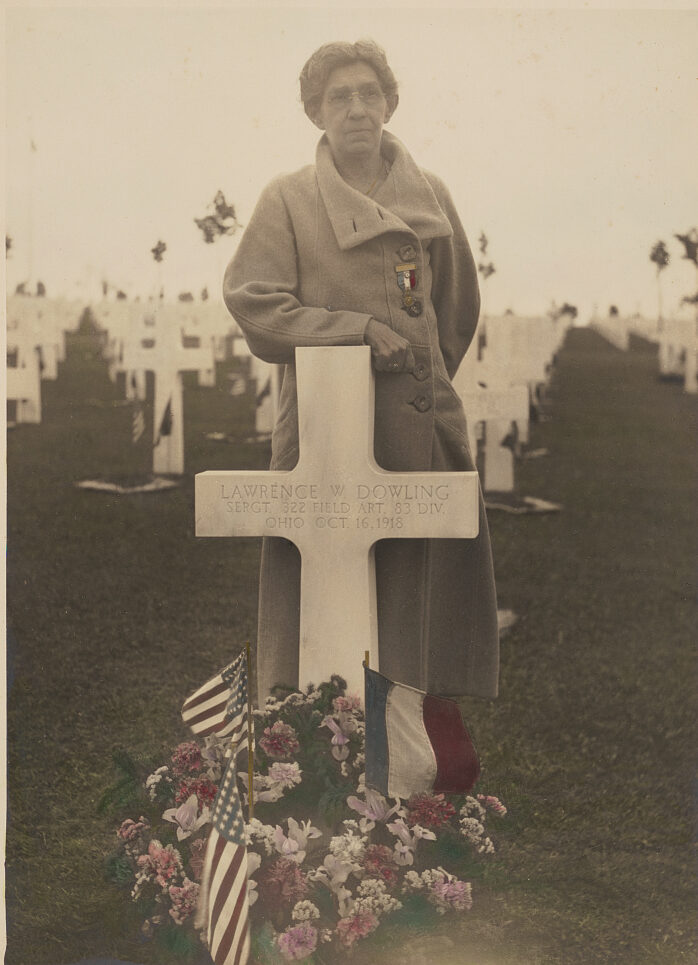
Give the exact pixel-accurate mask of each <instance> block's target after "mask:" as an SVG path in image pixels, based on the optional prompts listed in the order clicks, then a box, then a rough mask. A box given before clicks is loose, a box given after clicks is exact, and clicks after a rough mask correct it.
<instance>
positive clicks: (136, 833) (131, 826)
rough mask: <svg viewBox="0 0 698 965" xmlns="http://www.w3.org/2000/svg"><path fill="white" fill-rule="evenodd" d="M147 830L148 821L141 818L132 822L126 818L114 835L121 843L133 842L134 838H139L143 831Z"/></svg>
mask: <svg viewBox="0 0 698 965" xmlns="http://www.w3.org/2000/svg"><path fill="white" fill-rule="evenodd" d="M149 829H150V821H148V819H147V818H144V817H143V816H141V818H140V819H139V820H138V821H132V820H131V818H127V819H126V820H125V821H122V823H121V827H120V828H119V830H118V831H117V832H116V833H117V836H118V837H119V838H121V840H122V841H133V840H134V839H135V838H138V837H140V835H142V834H143V832H144V831H148V830H149Z"/></svg>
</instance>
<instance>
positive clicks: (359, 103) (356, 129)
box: [315, 62, 391, 162]
mask: <svg viewBox="0 0 698 965" xmlns="http://www.w3.org/2000/svg"><path fill="white" fill-rule="evenodd" d="M390 113H391V112H390V109H389V106H388V102H387V100H386V98H385V95H384V94H383V91H382V90H381V85H380V81H379V80H378V75H377V74H376V72H375V70H374V69H373V67H370V66H369V65H368V64H365V63H363V62H359V63H356V64H349V65H347V66H346V67H337V68H336V69H335V70H333V71H332V73H331V74H330V76H329V79H328V81H327V85H326V87H325V93H324V94H323V97H322V103H321V104H320V111H319V113H318V116H317V118H316V121H315V123H316V124H317V126H318V127H319V128H320V129H321V130H324V131H325V134H326V135H327V140H328V141H329V142H330V148H331V149H332V154H333V156H334V158H335V160H336V161H340V162H341V161H342V160H347V161H351V160H357V161H358V160H360V159H363V158H366V159H368V158H370V157H374V156H377V155H378V154H379V153H380V143H381V134H382V133H383V125H384V124H385V122H386V121H387V120H388V119H389V117H390Z"/></svg>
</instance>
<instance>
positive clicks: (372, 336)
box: [364, 318, 414, 373]
mask: <svg viewBox="0 0 698 965" xmlns="http://www.w3.org/2000/svg"><path fill="white" fill-rule="evenodd" d="M364 341H365V342H366V344H367V345H370V346H371V355H372V357H373V367H374V368H375V370H376V371H377V372H395V373H397V372H411V371H412V370H413V369H414V352H413V351H412V346H411V345H410V343H409V342H408V341H407V339H406V338H403V337H402V335H398V333H397V332H395V331H393V329H392V328H390V326H389V325H384V324H383V322H379V321H378V320H377V319H375V318H372V319H371V320H370V321H369V323H368V325H367V326H366V331H365V332H364Z"/></svg>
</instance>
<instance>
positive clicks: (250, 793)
mask: <svg viewBox="0 0 698 965" xmlns="http://www.w3.org/2000/svg"><path fill="white" fill-rule="evenodd" d="M245 652H246V654H247V782H248V786H247V799H248V802H249V804H248V810H249V820H250V821H251V820H252V818H253V817H254V726H253V723H252V692H251V689H250V642H249V640H248V641H247V643H246V644H245Z"/></svg>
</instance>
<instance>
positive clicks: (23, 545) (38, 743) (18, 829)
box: [6, 329, 696, 965]
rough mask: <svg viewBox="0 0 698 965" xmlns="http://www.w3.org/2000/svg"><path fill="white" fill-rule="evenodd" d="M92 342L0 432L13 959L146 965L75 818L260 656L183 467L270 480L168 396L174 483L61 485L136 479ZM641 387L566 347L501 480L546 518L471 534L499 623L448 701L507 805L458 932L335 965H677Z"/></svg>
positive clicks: (237, 557)
mask: <svg viewBox="0 0 698 965" xmlns="http://www.w3.org/2000/svg"><path fill="white" fill-rule="evenodd" d="M95 348H96V345H95V343H94V342H93V341H92V340H91V339H90V338H89V337H88V336H82V337H80V336H73V337H72V338H71V339H70V344H69V347H68V357H67V360H66V362H65V363H64V364H63V365H62V367H61V371H60V373H59V378H58V380H57V381H56V382H53V383H51V382H49V383H46V382H45V383H44V385H43V389H44V399H43V405H44V418H43V422H42V424H41V425H38V426H28V425H22V426H19V427H17V428H16V429H14V430H11V431H10V433H9V436H8V532H9V536H8V540H9V555H8V627H9V638H10V654H9V656H10V662H9V669H8V675H9V678H8V688H9V693H8V727H9V751H8V757H9V813H8V839H7V925H8V951H7V957H6V963H7V965H65V963H72V962H78V961H79V960H80V959H81V958H109V957H112V958H117V959H121V960H125V961H129V962H138V963H143V965H160V963H162V965H164V963H165V962H167V959H166V957H163V953H162V952H159V951H158V950H157V948H156V947H155V946H154V945H153V944H147V943H145V944H144V943H142V942H140V941H139V940H138V935H137V930H138V921H137V917H133V916H131V917H129V914H128V906H126V907H125V906H124V900H123V898H122V895H121V893H120V892H117V891H116V890H115V889H114V887H113V886H112V885H110V884H109V883H107V881H106V880H105V878H104V868H103V863H104V856H105V855H106V854H107V853H108V852H109V851H110V850H111V848H112V845H113V842H114V829H115V825H114V822H113V821H112V820H111V818H110V816H109V815H103V814H99V813H98V812H97V803H98V801H99V798H100V796H101V794H102V792H103V790H104V789H105V788H106V787H107V786H108V785H110V784H112V783H113V781H114V779H115V770H114V765H113V762H112V757H111V755H112V752H113V751H114V750H117V749H119V748H123V749H126V750H128V751H130V752H132V753H133V754H134V755H139V756H143V757H144V758H146V759H148V760H152V761H153V763H154V764H155V765H156V766H157V765H158V764H160V763H163V762H164V761H165V760H166V759H167V756H168V754H169V751H170V750H171V748H172V747H173V746H174V745H175V744H176V743H177V742H179V741H181V740H185V739H188V737H189V734H188V733H187V732H186V730H185V728H184V725H183V724H182V722H181V719H180V716H179V711H180V706H181V703H182V701H183V699H184V698H185V697H187V696H188V695H189V694H190V693H191V692H193V691H194V690H195V689H196V688H197V687H198V686H200V684H201V683H203V682H204V681H205V680H206V679H207V678H208V677H209V676H211V675H212V674H214V673H215V672H217V671H218V670H219V669H220V668H221V667H222V666H224V665H225V663H227V662H228V661H229V660H230V659H231V656H232V655H233V654H234V653H235V652H236V651H237V649H238V648H239V647H240V646H241V645H242V644H243V643H244V642H245V640H247V639H252V640H254V631H255V621H256V593H257V564H258V554H259V545H258V543H257V541H256V540H225V539H207V540H203V539H196V538H195V537H194V511H193V508H194V505H193V504H194V497H193V477H194V473H195V472H198V471H202V470H205V469H213V468H218V469H233V468H246V469H247V468H263V467H265V466H266V464H267V460H268V448H267V446H266V445H258V444H255V443H253V442H249V441H247V440H248V438H249V437H250V436H251V435H252V432H253V424H254V423H253V419H254V415H253V409H252V404H253V400H252V399H251V397H250V396H249V395H248V396H232V395H230V394H229V393H228V392H227V391H223V390H222V388H218V389H212V388H197V387H194V386H193V385H192V384H191V383H189V384H188V385H187V389H186V392H185V419H186V437H185V444H186V449H185V451H186V454H187V464H186V474H185V475H184V476H183V477H182V478H181V481H180V485H179V486H178V487H177V488H174V489H171V490H168V491H165V492H161V493H157V494H134V495H129V496H122V497H118V496H112V495H109V494H105V493H96V492H87V491H82V490H79V489H77V488H75V486H74V483H75V482H76V481H78V480H82V479H86V478H95V477H100V476H108V477H109V478H112V479H113V478H117V477H126V476H131V477H133V476H134V475H135V474H138V473H142V472H144V471H145V468H146V464H147V446H146V447H142V448H141V449H139V448H138V446H133V445H132V443H131V409H130V408H129V407H128V406H124V405H118V404H112V403H117V402H118V400H119V399H121V398H122V397H123V395H122V393H120V392H119V391H118V389H117V388H116V387H115V386H113V385H112V384H111V383H109V382H108V380H107V375H106V364H105V363H103V362H102V361H101V360H100V359H99V357H98V355H97V354H96V352H95ZM656 371H657V358H656V348H653V347H651V346H650V345H649V344H648V343H646V342H642V341H640V340H638V339H633V341H632V344H631V347H630V351H629V352H627V353H623V352H621V351H620V350H618V349H616V348H613V347H612V346H610V345H609V344H608V343H606V342H604V341H603V339H602V338H601V337H600V336H599V335H598V334H596V333H594V332H592V331H589V330H584V329H575V330H572V331H571V332H570V333H569V335H568V337H567V341H566V343H565V346H564V347H563V349H562V351H561V352H560V354H559V358H558V364H557V368H556V372H555V375H554V377H553V381H552V385H551V388H550V391H549V394H548V399H547V402H546V409H545V411H546V416H547V417H546V419H545V420H544V421H541V422H540V423H538V424H537V425H534V426H533V427H532V438H531V448H532V449H534V448H546V449H547V450H548V452H549V454H548V456H547V457H543V458H540V459H535V460H529V461H524V462H522V464H521V465H520V466H519V468H518V470H517V488H518V489H519V490H520V491H521V492H522V493H523V494H526V495H534V496H541V497H544V498H546V499H550V500H553V501H555V502H559V503H561V504H562V505H563V511H562V512H560V513H557V514H551V515H547V516H510V515H506V514H499V513H492V514H491V515H490V525H491V528H492V535H493V542H494V550H495V563H496V569H497V578H498V591H499V597H500V606H503V607H507V608H511V609H513V610H514V611H516V613H517V614H518V615H519V620H518V622H517V623H516V625H515V626H514V627H513V628H512V629H510V630H509V631H508V632H507V634H506V635H505V636H504V638H503V640H502V672H501V691H500V696H499V698H498V700H497V701H494V702H491V703H490V702H484V701H478V700H475V699H466V700H464V701H463V702H462V705H463V709H464V714H465V717H466V720H467V721H468V722H469V725H470V729H471V731H472V733H473V735H474V737H475V741H476V744H477V745H478V748H479V750H480V754H481V758H482V767H483V776H482V781H481V789H482V790H483V791H484V792H485V793H491V794H497V795H498V796H500V797H501V798H502V800H503V801H504V802H505V803H506V805H507V807H508V808H509V813H508V816H507V817H506V819H504V820H503V821H502V822H501V823H500V824H499V826H498V829H497V832H496V844H497V854H496V855H495V856H494V858H493V860H492V861H491V863H490V864H488V865H487V867H486V870H485V872H484V874H483V877H482V878H481V879H480V880H476V881H474V882H473V897H474V903H473V908H472V910H471V911H470V912H467V913H464V914H463V915H462V916H460V917H459V918H456V917H450V918H449V917H447V918H445V919H443V920H442V921H440V922H439V924H438V926H437V928H436V930H435V931H433V932H431V933H429V934H428V935H423V934H421V933H420V932H419V931H418V930H417V929H415V930H414V932H411V933H409V934H407V935H404V936H403V944H402V945H400V944H399V943H397V941H396V937H395V935H391V936H390V941H389V942H388V943H387V944H385V945H384V946H383V948H382V950H381V949H379V951H378V952H372V955H371V957H370V958H367V957H366V954H365V952H364V951H363V950H362V949H361V948H360V947H359V948H357V950H356V954H355V955H354V958H353V961H354V962H355V963H357V965H369V962H370V963H372V965H373V963H375V965H382V963H383V962H385V963H388V962H390V963H392V965H400V963H401V962H403V961H404V962H405V963H408V962H409V963H417V962H429V963H430V965H548V963H550V965H552V963H559V965H593V963H613V965H620V963H627V965H679V963H683V962H686V963H689V962H694V961H695V960H696V946H695V944H694V939H693V937H692V934H693V931H694V928H693V926H694V925H695V917H694V911H693V909H694V906H695V897H696V895H695V888H694V878H693V868H692V863H691V860H690V849H691V830H692V816H693V798H692V782H691V774H692V770H693V763H694V762H693V747H694V746H695V732H694V729H693V721H694V719H695V703H694V697H693V690H694V688H693V664H692V660H691V652H690V651H691V649H692V648H691V646H690V641H691V631H692V630H693V629H694V628H695V610H694V608H693V594H692V592H691V591H692V585H693V565H694V563H695V542H694V533H695V524H696V513H695V509H694V505H695V503H694V489H693V486H694V482H695V476H694V472H695V465H694V462H695V459H694V455H693V453H694V448H695V447H694V439H695V436H694V435H693V432H694V429H695V425H694V423H695V404H696V403H695V397H691V396H689V395H686V394H684V393H683V392H682V390H681V386H680V385H677V384H670V383H663V382H660V381H659V380H658V379H657V377H656ZM218 384H219V386H224V384H225V382H224V379H223V373H221V372H220V371H219V382H218ZM210 431H221V432H223V433H224V434H226V435H229V436H230V437H231V438H232V440H233V441H232V442H227V443H221V442H215V441H212V440H207V439H206V438H205V433H206V432H210ZM133 817H134V818H137V817H138V815H135V814H134V815H133ZM168 965H170V963H169V962H168Z"/></svg>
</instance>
